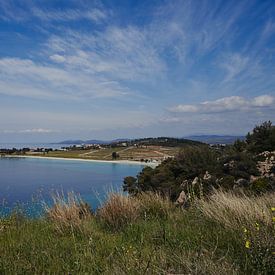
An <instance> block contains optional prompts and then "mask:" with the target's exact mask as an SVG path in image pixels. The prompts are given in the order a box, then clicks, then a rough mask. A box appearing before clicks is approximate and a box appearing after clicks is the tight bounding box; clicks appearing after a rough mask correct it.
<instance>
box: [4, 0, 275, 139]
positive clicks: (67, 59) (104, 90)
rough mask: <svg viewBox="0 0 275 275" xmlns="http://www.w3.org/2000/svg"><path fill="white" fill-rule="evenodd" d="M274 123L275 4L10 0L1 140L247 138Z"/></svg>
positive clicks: (262, 1)
mask: <svg viewBox="0 0 275 275" xmlns="http://www.w3.org/2000/svg"><path fill="white" fill-rule="evenodd" d="M274 118H275V2H274V0H270V1H269V0H259V1H253V0H249V1H245V0H242V1H239V0H238V1H233V0H227V1H224V0H222V1H216V0H208V1H203V0H201V1H194V0H193V1H191V0H190V1H187V0H186V1H176V0H175V1H160V0H159V1H154V0H152V1H141V0H140V1H126V0H125V1H115V0H112V1H111V0H109V1H81V0H77V1H76V0H75V1H74V0H66V1H51V0H47V1H45V0H43V1H42V0H41V1H39V0H36V1H31V0H26V1H23V0H21V1H9V0H0V142H32V141H43V142H45V141H59V140H62V139H67V138H70V139H71V138H82V139H89V138H100V139H112V138H118V137H130V138H131V137H145V136H179V137H180V136H187V135H191V134H245V133H247V132H248V131H249V130H251V129H252V128H253V127H254V125H255V124H257V123H260V122H262V121H265V120H271V121H273V122H275V119H274Z"/></svg>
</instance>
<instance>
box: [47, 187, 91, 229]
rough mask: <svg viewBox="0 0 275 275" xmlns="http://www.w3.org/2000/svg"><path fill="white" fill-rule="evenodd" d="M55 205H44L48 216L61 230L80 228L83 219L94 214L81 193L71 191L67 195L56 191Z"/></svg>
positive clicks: (53, 198)
mask: <svg viewBox="0 0 275 275" xmlns="http://www.w3.org/2000/svg"><path fill="white" fill-rule="evenodd" d="M52 200H53V206H49V205H47V204H45V205H44V209H45V212H46V217H47V218H48V219H49V220H50V221H52V222H53V223H54V224H55V226H56V229H57V230H58V231H59V232H64V231H66V230H68V229H71V230H80V229H81V227H82V224H83V220H86V219H89V218H91V216H92V211H91V208H90V207H89V205H88V204H87V203H84V202H83V201H82V199H81V197H80V196H79V195H76V194H75V193H73V192H69V193H68V195H67V196H65V195H64V194H63V193H56V194H53V196H52Z"/></svg>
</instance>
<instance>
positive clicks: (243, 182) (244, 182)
mask: <svg viewBox="0 0 275 275" xmlns="http://www.w3.org/2000/svg"><path fill="white" fill-rule="evenodd" d="M235 184H236V185H237V186H245V185H247V184H248V181H247V180H246V179H242V178H240V179H237V180H236V181H235Z"/></svg>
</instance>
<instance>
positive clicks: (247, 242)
mask: <svg viewBox="0 0 275 275" xmlns="http://www.w3.org/2000/svg"><path fill="white" fill-rule="evenodd" d="M245 247H246V248H250V241H249V240H246V242H245Z"/></svg>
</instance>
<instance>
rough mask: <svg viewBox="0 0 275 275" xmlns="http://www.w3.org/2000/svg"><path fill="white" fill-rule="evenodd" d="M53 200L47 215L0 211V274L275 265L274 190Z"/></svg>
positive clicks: (254, 269)
mask: <svg viewBox="0 0 275 275" xmlns="http://www.w3.org/2000/svg"><path fill="white" fill-rule="evenodd" d="M53 200H54V205H53V206H52V207H50V206H46V217H45V218H41V219H36V220H28V219H23V220H20V222H18V220H16V219H14V217H13V218H11V219H6V218H5V219H1V218H0V274H44V273H49V274H274V271H275V265H274V262H275V261H274V256H273V254H272V252H273V251H274V250H272V249H273V248H272V246H273V245H274V243H275V240H274V224H272V212H271V210H270V207H274V202H275V201H274V194H266V195H263V196H261V197H249V196H245V195H242V196H240V195H238V196H236V195H234V194H233V193H230V192H229V193H225V192H222V191H216V192H215V193H214V194H213V196H211V197H210V198H208V199H207V200H206V199H205V200H200V201H197V202H195V203H194V204H193V205H191V207H190V208H189V209H184V210H182V209H180V208H176V207H175V206H174V205H173V203H171V202H170V201H169V200H168V199H167V198H163V197H162V196H160V195H158V194H153V193H144V194H140V195H139V196H137V197H135V198H132V197H128V196H123V195H122V194H117V193H110V194H109V196H108V199H107V200H106V201H105V203H103V204H102V206H101V207H100V209H98V211H97V212H96V214H95V215H92V214H91V211H90V209H89V208H88V207H87V205H85V204H84V202H83V201H82V200H81V198H80V197H79V196H77V195H75V194H73V193H70V194H68V196H64V195H63V194H57V195H55V196H54V198H53ZM256 223H257V224H258V225H257V224H256ZM255 225H257V226H255ZM244 229H246V231H245V232H244ZM76 230H77V234H75V232H76ZM60 233H62V234H60ZM247 242H249V245H248V246H246V244H247Z"/></svg>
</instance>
